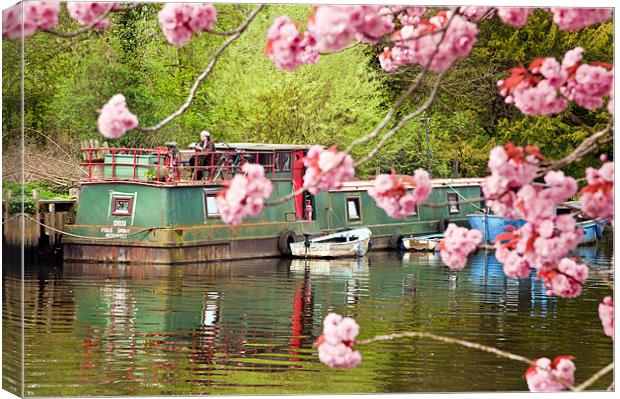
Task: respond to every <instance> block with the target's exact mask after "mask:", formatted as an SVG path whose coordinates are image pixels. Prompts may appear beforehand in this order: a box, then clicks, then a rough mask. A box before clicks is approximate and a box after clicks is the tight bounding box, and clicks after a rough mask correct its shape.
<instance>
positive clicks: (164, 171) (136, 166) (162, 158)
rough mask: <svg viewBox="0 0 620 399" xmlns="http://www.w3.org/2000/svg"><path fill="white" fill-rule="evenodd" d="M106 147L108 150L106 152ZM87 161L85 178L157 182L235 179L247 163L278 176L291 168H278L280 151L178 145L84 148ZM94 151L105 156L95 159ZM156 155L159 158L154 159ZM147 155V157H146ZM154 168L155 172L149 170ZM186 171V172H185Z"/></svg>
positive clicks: (172, 182) (82, 164)
mask: <svg viewBox="0 0 620 399" xmlns="http://www.w3.org/2000/svg"><path fill="white" fill-rule="evenodd" d="M102 150H104V151H105V152H103V151H102ZM81 151H82V152H84V153H87V155H86V154H85V156H84V157H83V159H85V160H87V162H82V163H80V166H84V167H87V168H88V174H87V175H88V177H87V178H86V179H84V180H85V181H109V180H115V179H119V180H130V181H139V182H148V183H152V184H156V185H161V184H174V183H176V182H187V181H196V182H198V181H206V182H215V181H222V180H229V179H232V177H234V176H235V175H236V174H237V173H241V172H242V168H243V165H245V164H246V163H260V164H261V165H263V167H264V168H265V172H266V173H265V174H266V175H269V174H270V175H271V177H272V178H275V174H276V172H277V173H281V172H283V173H289V172H290V170H284V171H281V170H279V169H277V167H278V168H279V167H280V165H281V164H280V163H279V162H278V165H276V152H280V151H281V150H276V149H273V150H244V149H233V148H231V149H230V150H227V149H224V150H215V151H192V152H188V151H183V152H181V151H179V150H177V149H176V148H175V147H168V146H166V147H156V148H131V147H94V146H93V147H83V148H82V149H81ZM95 154H103V158H98V159H94V158H93V156H94V155H95ZM155 156H156V159H153V158H154V157H155ZM145 157H147V158H146V159H145ZM149 171H153V172H149ZM184 172H185V173H184Z"/></svg>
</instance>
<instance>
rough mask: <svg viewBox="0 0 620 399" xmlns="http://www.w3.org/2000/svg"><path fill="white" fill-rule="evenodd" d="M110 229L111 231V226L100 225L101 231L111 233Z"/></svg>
mask: <svg viewBox="0 0 620 399" xmlns="http://www.w3.org/2000/svg"><path fill="white" fill-rule="evenodd" d="M112 231H113V230H112V227H102V228H101V232H102V233H111V232H112Z"/></svg>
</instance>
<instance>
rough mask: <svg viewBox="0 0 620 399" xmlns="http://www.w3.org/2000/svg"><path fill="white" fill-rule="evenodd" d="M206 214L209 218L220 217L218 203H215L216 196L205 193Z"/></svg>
mask: <svg viewBox="0 0 620 399" xmlns="http://www.w3.org/2000/svg"><path fill="white" fill-rule="evenodd" d="M205 214H206V215H207V217H208V218H212V217H218V216H220V211H219V209H217V203H216V202H215V194H206V193H205Z"/></svg>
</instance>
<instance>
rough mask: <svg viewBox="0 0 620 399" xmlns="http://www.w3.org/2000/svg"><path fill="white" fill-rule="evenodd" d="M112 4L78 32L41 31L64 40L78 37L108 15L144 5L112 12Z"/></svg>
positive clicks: (129, 6)
mask: <svg viewBox="0 0 620 399" xmlns="http://www.w3.org/2000/svg"><path fill="white" fill-rule="evenodd" d="M114 4H115V3H110V5H109V7H108V10H107V11H105V12H103V13H101V14H100V15H99V16H98V17H97V18H95V19H94V20H93V21H92V22H91V23H90V24H88V25H86V26H84V27H83V28H80V29H78V30H75V31H71V32H60V31H57V30H53V29H42V31H43V32H45V33H49V34H50V35H54V36H59V37H64V38H70V37H75V36H79V35H81V34H83V33H86V32H88V31H90V30H93V29H95V27H96V26H97V25H98V24H99V23H100V22H102V21H103V20H105V19H106V18H107V17H108V15H110V14H111V13H115V12H125V11H129V10H133V9H135V8H138V7H141V6H143V5H144V4H143V3H136V4H131V5H127V6H125V7H123V8H119V9H116V10H114V9H113V8H114Z"/></svg>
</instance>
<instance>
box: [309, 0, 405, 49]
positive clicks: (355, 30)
mask: <svg viewBox="0 0 620 399" xmlns="http://www.w3.org/2000/svg"><path fill="white" fill-rule="evenodd" d="M383 9H384V7H382V6H336V5H318V6H315V13H314V15H313V16H312V17H311V18H310V20H309V21H308V31H309V32H310V33H311V34H312V35H313V36H314V37H315V38H316V40H317V45H318V48H319V50H320V51H330V52H335V51H340V50H342V49H344V48H345V47H347V46H349V45H350V44H351V43H352V42H353V41H354V40H356V39H357V40H359V41H362V42H364V43H373V44H374V43H377V41H378V40H379V39H380V38H381V37H382V36H384V35H386V34H387V33H390V32H391V31H392V30H393V29H394V24H393V23H392V17H393V15H392V14H390V13H387V14H386V13H385V11H384V10H383Z"/></svg>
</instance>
